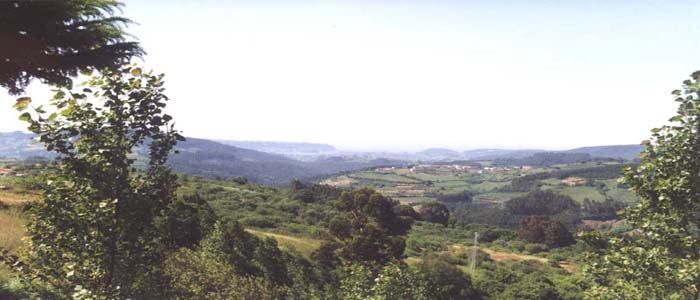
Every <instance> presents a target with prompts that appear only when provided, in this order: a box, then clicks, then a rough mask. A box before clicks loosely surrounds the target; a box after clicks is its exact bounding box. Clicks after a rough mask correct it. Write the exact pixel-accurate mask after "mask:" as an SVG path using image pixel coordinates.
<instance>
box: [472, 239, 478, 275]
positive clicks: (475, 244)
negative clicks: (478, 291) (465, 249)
mask: <svg viewBox="0 0 700 300" xmlns="http://www.w3.org/2000/svg"><path fill="white" fill-rule="evenodd" d="M478 247H479V233H478V232H474V248H472V267H471V271H472V273H474V270H476V249H477V248H478Z"/></svg>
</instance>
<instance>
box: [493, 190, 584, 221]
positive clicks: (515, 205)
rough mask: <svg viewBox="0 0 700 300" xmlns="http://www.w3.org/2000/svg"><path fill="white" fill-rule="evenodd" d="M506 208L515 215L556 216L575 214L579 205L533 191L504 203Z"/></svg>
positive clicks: (565, 197) (563, 198)
mask: <svg viewBox="0 0 700 300" xmlns="http://www.w3.org/2000/svg"><path fill="white" fill-rule="evenodd" d="M506 207H507V208H508V209H509V210H510V212H511V213H513V214H516V215H550V216H551V215H556V214H561V213H564V212H568V211H572V212H577V211H578V210H579V205H578V203H576V201H574V200H573V199H571V197H568V196H565V195H560V194H558V193H555V192H552V191H540V190H535V191H532V192H530V193H528V194H527V195H525V196H522V197H516V198H513V199H510V200H508V201H507V202H506Z"/></svg>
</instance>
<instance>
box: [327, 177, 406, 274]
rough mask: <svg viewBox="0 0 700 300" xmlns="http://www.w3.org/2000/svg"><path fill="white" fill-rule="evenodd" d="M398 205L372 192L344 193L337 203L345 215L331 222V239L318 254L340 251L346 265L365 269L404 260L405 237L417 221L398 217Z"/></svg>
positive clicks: (337, 252) (338, 252)
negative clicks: (360, 266)
mask: <svg viewBox="0 0 700 300" xmlns="http://www.w3.org/2000/svg"><path fill="white" fill-rule="evenodd" d="M398 205H399V204H398V203H397V202H394V201H392V200H391V199H389V198H386V197H385V196H383V195H382V194H379V193H377V192H375V191H374V190H371V189H359V190H355V191H352V192H345V193H343V194H342V195H341V196H340V199H339V200H338V203H337V204H336V207H337V208H338V210H339V211H340V212H341V214H340V215H338V216H337V217H335V218H334V219H333V220H331V222H330V225H329V231H330V239H329V240H328V241H326V242H325V245H324V246H322V249H323V251H320V253H319V252H317V253H318V254H322V253H324V252H325V253H327V251H329V250H330V249H336V250H335V252H336V254H337V255H338V257H340V258H341V259H342V260H343V261H344V262H346V263H357V264H362V265H365V266H382V265H385V264H387V263H389V262H391V261H395V260H398V259H400V258H403V256H404V248H405V247H406V242H405V238H404V237H403V236H404V235H405V234H406V233H407V232H408V230H409V229H411V222H412V221H413V220H412V219H411V218H409V217H405V216H400V215H398V214H396V212H395V207H397V206H398ZM317 256H318V255H317ZM324 261H328V259H325V260H324Z"/></svg>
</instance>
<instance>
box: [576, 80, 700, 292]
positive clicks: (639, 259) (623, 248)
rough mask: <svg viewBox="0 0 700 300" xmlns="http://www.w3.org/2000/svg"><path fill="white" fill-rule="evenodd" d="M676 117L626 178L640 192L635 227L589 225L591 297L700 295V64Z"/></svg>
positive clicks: (680, 96) (630, 212)
mask: <svg viewBox="0 0 700 300" xmlns="http://www.w3.org/2000/svg"><path fill="white" fill-rule="evenodd" d="M673 95H675V96H676V99H675V100H676V102H678V104H679V106H678V111H677V115H676V116H674V117H672V118H671V119H670V122H671V124H670V125H667V126H663V127H660V128H656V129H653V130H652V139H651V140H650V141H645V142H644V144H645V145H646V150H645V151H644V152H643V153H642V159H643V161H642V163H641V164H640V165H639V166H638V167H637V168H635V169H632V168H629V169H627V170H626V171H625V176H624V179H623V181H624V183H626V184H629V185H630V186H631V187H632V189H633V190H634V191H635V192H636V193H637V194H638V195H639V196H640V198H641V201H640V202H639V204H638V205H636V206H634V207H632V208H629V209H627V210H626V211H625V212H624V217H625V218H626V219H627V220H628V222H629V223H630V224H631V225H632V226H633V227H634V228H635V230H634V231H632V232H631V233H630V234H628V235H625V236H618V237H613V238H611V239H609V240H606V239H604V238H601V236H600V235H599V234H596V233H588V234H587V235H588V236H587V239H588V242H589V244H590V245H592V246H593V247H592V251H591V252H589V254H588V259H589V260H590V263H589V264H588V266H587V268H586V270H585V271H586V274H587V276H588V278H589V279H590V280H591V282H592V287H591V288H590V289H589V290H588V292H587V297H588V299H700V227H699V225H700V72H695V73H693V74H692V75H691V79H689V80H686V81H685V82H684V83H683V88H682V89H681V90H676V91H673Z"/></svg>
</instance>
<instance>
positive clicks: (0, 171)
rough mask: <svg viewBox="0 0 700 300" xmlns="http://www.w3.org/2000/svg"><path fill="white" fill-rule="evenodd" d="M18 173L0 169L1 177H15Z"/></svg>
mask: <svg viewBox="0 0 700 300" xmlns="http://www.w3.org/2000/svg"><path fill="white" fill-rule="evenodd" d="M15 175H17V172H15V170H12V169H6V168H0V176H15Z"/></svg>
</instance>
